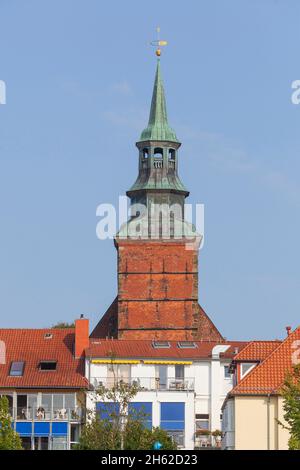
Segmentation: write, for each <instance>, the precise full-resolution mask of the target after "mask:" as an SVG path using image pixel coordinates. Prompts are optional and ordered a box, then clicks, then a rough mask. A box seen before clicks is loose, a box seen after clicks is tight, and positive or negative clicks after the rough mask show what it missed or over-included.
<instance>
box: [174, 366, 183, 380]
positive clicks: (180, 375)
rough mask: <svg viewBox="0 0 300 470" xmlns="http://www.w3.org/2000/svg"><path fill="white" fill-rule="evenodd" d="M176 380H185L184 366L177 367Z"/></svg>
mask: <svg viewBox="0 0 300 470" xmlns="http://www.w3.org/2000/svg"><path fill="white" fill-rule="evenodd" d="M175 379H176V380H184V365H183V364H176V365H175Z"/></svg>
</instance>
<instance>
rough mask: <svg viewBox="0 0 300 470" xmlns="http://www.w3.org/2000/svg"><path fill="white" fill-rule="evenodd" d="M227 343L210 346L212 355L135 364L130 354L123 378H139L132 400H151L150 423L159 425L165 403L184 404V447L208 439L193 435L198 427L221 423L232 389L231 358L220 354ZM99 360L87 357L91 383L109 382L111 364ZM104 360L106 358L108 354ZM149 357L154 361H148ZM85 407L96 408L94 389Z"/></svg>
mask: <svg viewBox="0 0 300 470" xmlns="http://www.w3.org/2000/svg"><path fill="white" fill-rule="evenodd" d="M229 347H230V346H229V345H228V344H227V345H223V346H222V345H218V346H217V347H215V348H213V350H212V354H211V356H212V357H210V358H203V359H201V358H199V359H193V360H190V359H188V358H187V359H186V360H183V359H182V360H181V359H180V360H177V359H176V360H175V359H174V360H173V359H172V358H167V359H166V358H162V359H161V360H158V359H157V358H155V359H153V361H152V358H143V359H141V358H136V362H137V363H136V364H134V363H132V362H134V359H133V358H130V360H129V359H128V368H129V370H130V372H129V373H128V375H127V377H126V378H125V379H126V380H130V381H131V383H132V382H133V381H138V383H139V385H140V387H141V388H142V389H143V390H142V391H140V392H138V394H137V395H136V397H135V398H134V400H133V402H142V403H149V402H150V403H152V426H161V425H162V416H161V412H162V409H163V407H166V406H167V405H165V404H166V403H179V404H180V407H181V408H184V429H183V433H182V435H181V436H180V440H179V442H180V444H181V446H182V447H183V448H184V449H194V447H195V445H196V446H204V445H206V444H207V445H208V444H209V442H211V441H210V438H209V437H208V436H200V437H199V435H198V433H197V437H196V430H197V429H199V428H202V429H203V428H207V429H208V430H209V431H215V430H220V429H221V427H222V423H221V407H222V404H223V402H224V399H225V397H226V395H227V393H228V392H229V391H230V390H231V389H232V386H233V381H232V377H231V376H230V375H229V376H228V372H227V370H226V367H228V365H229V364H230V359H223V358H222V357H221V358H220V356H219V355H220V353H222V352H225V351H226V350H227V349H228V348H229ZM187 355H188V354H187ZM118 359H119V358H118ZM97 361H98V363H97ZM100 361H105V358H100V357H99V358H96V357H93V358H92V359H87V360H86V377H87V379H88V380H89V382H90V384H91V385H92V386H97V384H99V383H102V384H103V385H106V386H109V367H111V364H109V363H101V362H100ZM106 361H107V362H109V360H107V358H106ZM151 361H152V362H153V363H147V362H151ZM172 362H173V364H172ZM122 363H124V364H125V363H126V358H122ZM160 366H165V369H164V370H165V373H166V377H165V380H164V383H163V384H162V383H161V382H160V381H159V378H158V373H159V371H158V368H159V367H160ZM177 366H181V367H182V366H184V377H182V376H181V377H180V378H179V379H178V373H177V378H176V370H175V368H176V367H177ZM122 379H124V377H123V378H122ZM182 404H184V405H182ZM87 408H88V409H89V410H94V411H95V409H96V404H95V394H94V392H93V391H90V392H88V396H87ZM162 427H164V426H163V425H162ZM170 433H171V434H173V433H172V432H170ZM175 434H176V433H175ZM177 434H178V433H177Z"/></svg>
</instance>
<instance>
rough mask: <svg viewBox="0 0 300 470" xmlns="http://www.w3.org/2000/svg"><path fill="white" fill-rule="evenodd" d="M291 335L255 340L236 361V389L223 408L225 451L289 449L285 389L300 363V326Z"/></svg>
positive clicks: (223, 442)
mask: <svg viewBox="0 0 300 470" xmlns="http://www.w3.org/2000/svg"><path fill="white" fill-rule="evenodd" d="M288 333H289V334H288V336H287V338H286V339H285V340H284V341H273V342H271V341H253V342H251V343H249V344H248V345H247V346H246V347H245V348H244V349H243V350H242V351H241V352H240V353H239V354H237V355H236V356H235V358H234V360H233V361H232V364H231V368H230V370H231V372H233V374H234V382H235V386H234V388H233V389H232V390H231V391H230V392H229V394H228V396H227V397H226V400H225V402H224V405H223V433H224V437H223V441H222V446H223V448H224V449H236V450H247V449H249V450H251V449H256V450H285V449H288V439H289V432H288V430H287V429H285V428H284V427H283V426H282V424H284V425H286V423H285V421H284V410H283V398H282V395H281V388H282V385H283V382H284V378H285V375H286V373H287V372H292V367H293V365H295V364H298V363H299V360H300V359H299V356H300V327H299V328H297V329H296V330H295V331H294V332H293V333H290V330H289V329H288Z"/></svg>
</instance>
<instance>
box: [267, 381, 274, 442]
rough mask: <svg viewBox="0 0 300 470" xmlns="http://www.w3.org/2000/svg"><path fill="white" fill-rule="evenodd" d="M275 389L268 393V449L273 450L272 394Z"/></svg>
mask: <svg viewBox="0 0 300 470" xmlns="http://www.w3.org/2000/svg"><path fill="white" fill-rule="evenodd" d="M274 392H275V390H272V391H271V392H269V393H268V395H267V449H268V450H271V424H270V416H271V413H270V408H271V396H272V395H273V393H274Z"/></svg>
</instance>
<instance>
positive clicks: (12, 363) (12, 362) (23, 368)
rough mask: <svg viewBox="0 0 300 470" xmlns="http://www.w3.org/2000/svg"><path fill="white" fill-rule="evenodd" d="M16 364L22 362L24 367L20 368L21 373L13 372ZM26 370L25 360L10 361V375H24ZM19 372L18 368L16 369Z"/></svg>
mask: <svg viewBox="0 0 300 470" xmlns="http://www.w3.org/2000/svg"><path fill="white" fill-rule="evenodd" d="M14 364H22V368H21V370H20V372H21V373H17V374H16V373H12V372H13V371H12V368H13V365H14ZM24 370H25V361H11V363H10V368H9V374H8V375H9V377H23V375H24ZM16 372H18V370H16Z"/></svg>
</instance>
